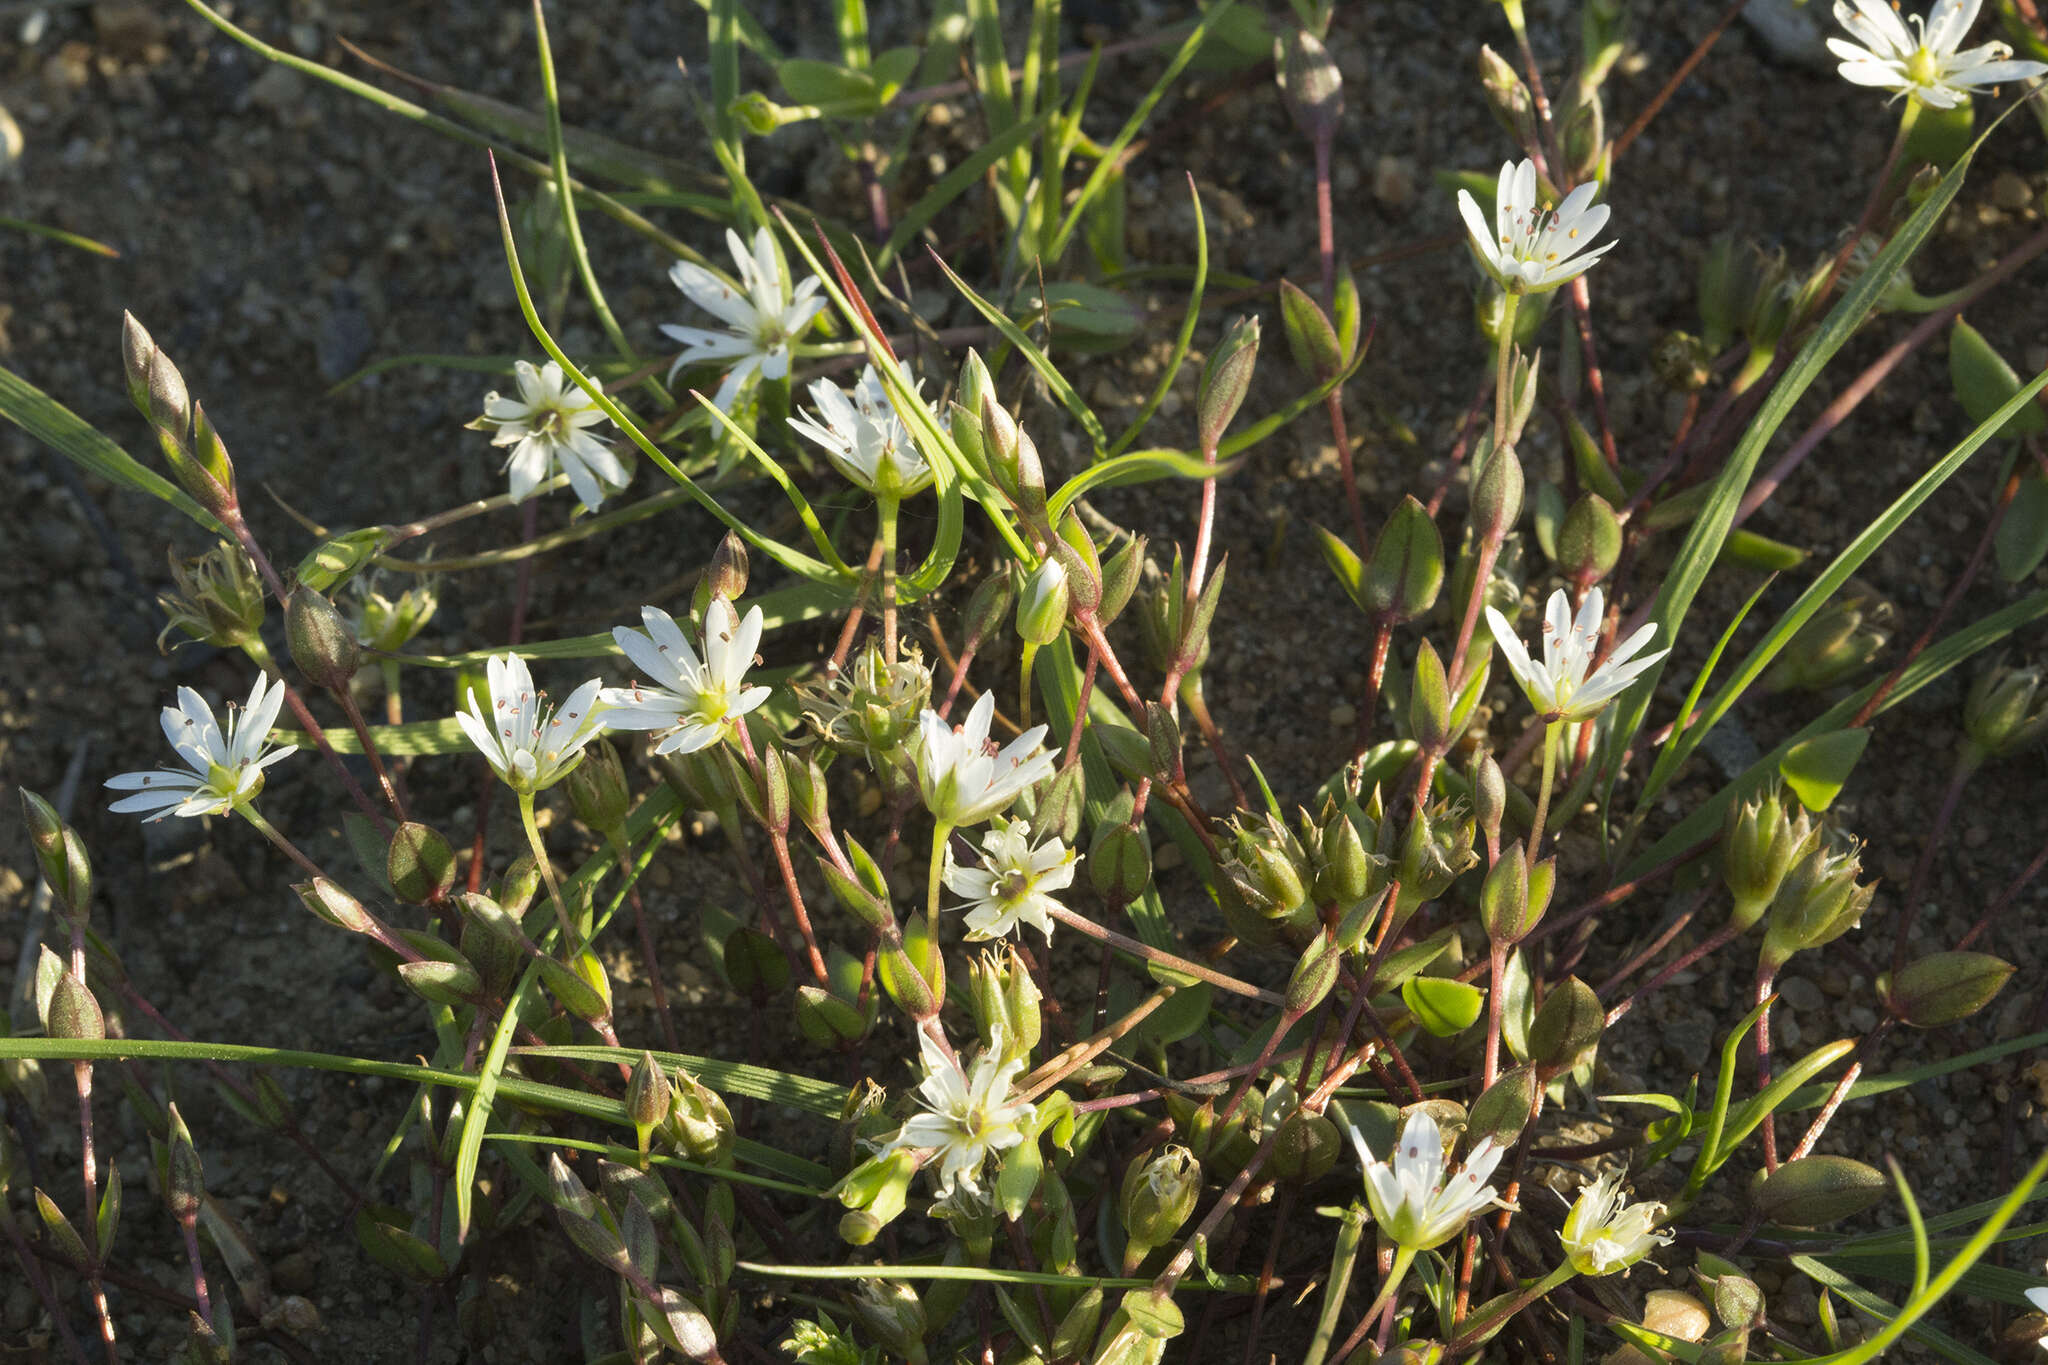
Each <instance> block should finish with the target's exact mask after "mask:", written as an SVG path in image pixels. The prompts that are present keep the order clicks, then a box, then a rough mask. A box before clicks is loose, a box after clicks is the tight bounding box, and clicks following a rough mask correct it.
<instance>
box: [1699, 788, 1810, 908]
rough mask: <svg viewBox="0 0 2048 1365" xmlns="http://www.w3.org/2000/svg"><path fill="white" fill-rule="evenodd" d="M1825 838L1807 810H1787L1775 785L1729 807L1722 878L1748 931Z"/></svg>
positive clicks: (1800, 807) (1722, 848)
mask: <svg viewBox="0 0 2048 1365" xmlns="http://www.w3.org/2000/svg"><path fill="white" fill-rule="evenodd" d="M1818 838H1819V834H1818V832H1817V831H1816V830H1815V829H1814V828H1813V826H1812V824H1811V823H1810V822H1809V821H1808V819H1807V815H1806V809H1805V807H1803V806H1798V805H1797V804H1796V803H1795V806H1794V809H1793V810H1792V811H1787V809H1786V807H1785V803H1784V801H1783V800H1782V798H1781V796H1780V793H1779V792H1778V791H1777V790H1775V789H1773V790H1770V791H1766V792H1763V793H1761V794H1759V795H1757V796H1754V797H1752V798H1751V799H1749V800H1748V801H1745V802H1743V803H1742V804H1740V805H1737V806H1731V807H1729V810H1728V821H1727V828H1726V830H1725V831H1724V835H1723V838H1722V841H1721V880H1722V882H1723V883H1724V884H1725V885H1726V886H1727V888H1728V891H1729V893H1730V894H1731V895H1732V896H1734V898H1735V912H1734V915H1733V919H1734V921H1735V923H1737V924H1739V925H1741V926H1742V927H1743V928H1744V929H1747V928H1749V926H1750V925H1752V924H1755V923H1756V922H1757V921H1758V920H1759V919H1761V918H1763V913H1764V911H1765V910H1767V909H1769V908H1770V904H1771V901H1772V899H1773V898H1774V897H1776V896H1777V894H1778V888H1779V886H1781V885H1782V884H1783V883H1784V880H1785V875H1786V874H1787V873H1788V872H1790V871H1791V870H1792V867H1793V864H1794V863H1795V862H1797V861H1798V860H1799V859H1800V858H1802V857H1804V856H1805V855H1806V854H1807V853H1808V852H1809V851H1810V850H1811V847H1812V845H1814V844H1815V843H1816V841H1817V840H1818Z"/></svg>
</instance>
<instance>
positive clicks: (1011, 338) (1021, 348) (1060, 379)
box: [932, 251, 1109, 457]
mask: <svg viewBox="0 0 2048 1365" xmlns="http://www.w3.org/2000/svg"><path fill="white" fill-rule="evenodd" d="M932 259H933V260H934V261H937V262H938V263H939V269H941V270H943V271H945V272H946V278H947V279H949V280H951V281H952V282H953V287H954V288H955V289H958V290H959V291H960V293H961V294H962V296H964V297H965V298H966V300H967V301H968V302H969V303H971V304H973V305H974V307H975V310H976V311H977V312H979V313H980V314H981V315H982V316H983V317H985V318H987V319H988V321H989V325H990V326H992V327H994V328H995V329H996V330H997V331H998V332H1001V333H1002V334H1003V339H1004V340H1005V341H1007V342H1009V343H1010V344H1011V345H1012V346H1015V347H1016V348H1017V351H1018V353H1019V354H1020V355H1022V356H1023V357H1024V359H1025V361H1026V362H1027V363H1029V364H1030V366H1031V368H1032V369H1034V370H1036V371H1038V374H1039V377H1040V378H1042V379H1044V380H1045V383H1046V387H1047V388H1049V389H1051V390H1052V394H1053V397H1055V398H1057V399H1059V401H1060V406H1062V407H1064V408H1065V409H1066V410H1067V411H1068V412H1070V413H1072V414H1073V416H1074V420H1075V421H1077V422H1079V423H1080V424H1081V427H1082V429H1083V430H1085V431H1086V432H1087V433H1088V440H1089V443H1090V445H1091V446H1092V447H1093V448H1094V451H1095V453H1096V455H1097V456H1098V457H1099V456H1100V455H1101V454H1102V453H1103V451H1104V450H1105V449H1106V448H1107V446H1108V444H1109V434H1108V433H1107V432H1105V431H1104V430H1103V429H1102V423H1101V421H1100V420H1099V419H1097V417H1096V416H1095V413H1094V412H1093V410H1091V409H1090V408H1089V406H1088V405H1087V404H1086V403H1084V402H1082V401H1081V395H1080V394H1078V393H1076V392H1074V386H1073V385H1072V384H1069V383H1068V382H1067V379H1066V376H1065V375H1063V374H1061V373H1060V372H1059V369H1058V368H1057V367H1056V366H1054V364H1053V363H1052V360H1051V359H1050V358H1049V357H1048V356H1047V355H1046V353H1045V352H1044V351H1043V350H1042V349H1040V348H1039V346H1038V343H1036V342H1034V341H1033V340H1032V339H1031V338H1030V337H1028V336H1026V335H1024V329H1023V328H1021V327H1019V326H1018V325H1017V324H1016V323H1014V322H1012V321H1010V317H1009V315H1008V314H1007V313H1005V312H1003V310H1002V309H1000V308H998V307H996V306H995V305H994V304H992V303H990V302H989V301H988V300H987V299H985V298H983V297H982V296H981V295H979V294H977V293H975V292H974V288H973V286H971V285H969V284H968V283H967V281H965V280H963V279H961V278H960V277H959V276H958V275H956V274H954V273H953V267H951V266H949V265H947V264H946V262H945V261H944V260H943V259H941V258H940V256H939V253H938V252H936V251H934V252H933V253H932Z"/></svg>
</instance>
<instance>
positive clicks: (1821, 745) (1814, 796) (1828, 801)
mask: <svg viewBox="0 0 2048 1365" xmlns="http://www.w3.org/2000/svg"><path fill="white" fill-rule="evenodd" d="M1869 744H1870V730H1869V728H1868V727H1863V728H1858V729H1853V730H1831V731H1829V732H1828V733H1827V734H1824V735H1816V736H1815V737H1814V738H1812V739H1809V740H1803V741H1801V742H1800V743H1798V744H1795V745H1793V746H1792V751H1791V752H1790V753H1788V754H1786V755H1785V756H1784V757H1783V758H1782V759H1780V760H1778V775H1779V776H1780V777H1782V778H1784V779H1785V785H1786V786H1788V787H1790V788H1791V789H1792V794H1793V795H1794V796H1797V797H1798V798H1799V804H1800V805H1802V806H1804V807H1806V808H1807V809H1808V810H1810V811H1813V812H1815V813H1816V814H1817V813H1819V812H1821V811H1824V810H1826V809H1827V808H1828V807H1829V806H1832V805H1834V804H1835V798H1836V797H1837V796H1840V795H1841V794H1842V787H1843V785H1844V784H1845V783H1847V782H1848V780H1849V774H1850V773H1852V772H1854V771H1855V769H1856V763H1857V760H1859V759H1861V758H1862V757H1863V751H1864V749H1866V748H1867V747H1869Z"/></svg>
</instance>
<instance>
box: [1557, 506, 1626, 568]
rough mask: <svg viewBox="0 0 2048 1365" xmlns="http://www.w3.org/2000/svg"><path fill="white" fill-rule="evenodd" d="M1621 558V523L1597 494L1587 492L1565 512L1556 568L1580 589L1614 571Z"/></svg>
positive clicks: (1558, 538) (1560, 529) (1559, 533)
mask: <svg viewBox="0 0 2048 1365" xmlns="http://www.w3.org/2000/svg"><path fill="white" fill-rule="evenodd" d="M1620 557H1621V521H1620V519H1619V518H1618V517H1616V516H1615V515H1614V507H1613V505H1612V504H1610V503H1609V502H1608V501H1607V499H1605V498H1603V497H1601V496H1600V495H1599V494H1598V493H1588V494H1586V496H1585V497H1583V498H1580V499H1579V500H1578V502H1576V503H1574V504H1573V505H1572V509H1571V511H1569V512H1567V513H1565V516H1564V524H1563V525H1562V526H1560V527H1558V530H1557V567H1558V568H1560V569H1562V570H1564V572H1565V576H1566V577H1568V578H1570V579H1571V580H1572V582H1573V583H1574V584H1575V585H1576V586H1577V587H1579V588H1580V589H1581V590H1584V589H1585V588H1588V587H1591V586H1592V585H1593V584H1595V583H1598V582H1599V581H1600V580H1601V579H1603V578H1605V577H1607V575H1608V574H1609V573H1610V572H1612V571H1613V569H1614V561H1615V560H1617V559H1619V558H1620Z"/></svg>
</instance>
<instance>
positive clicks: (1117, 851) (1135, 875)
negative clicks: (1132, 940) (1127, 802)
mask: <svg viewBox="0 0 2048 1365" xmlns="http://www.w3.org/2000/svg"><path fill="white" fill-rule="evenodd" d="M1088 882H1089V885H1091V886H1093V887H1094V888H1095V894H1096V895H1098V896H1100V897H1102V898H1103V900H1105V901H1107V902H1109V903H1110V904H1112V905H1129V904H1130V903H1131V902H1132V901H1134V900H1136V899H1137V898H1138V897H1140V896H1142V895H1144V894H1145V888H1146V887H1148V886H1150V885H1151V884H1152V836H1151V835H1150V834H1148V833H1146V831H1145V827H1144V826H1143V825H1139V826H1137V827H1135V828H1133V827H1132V826H1130V825H1127V824H1122V823H1119V822H1116V821H1110V820H1105V821H1103V822H1102V824H1101V825H1100V826H1098V827H1097V829H1096V831H1095V842H1094V843H1092V844H1090V845H1089V847H1088Z"/></svg>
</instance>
